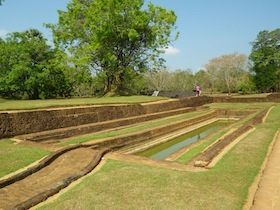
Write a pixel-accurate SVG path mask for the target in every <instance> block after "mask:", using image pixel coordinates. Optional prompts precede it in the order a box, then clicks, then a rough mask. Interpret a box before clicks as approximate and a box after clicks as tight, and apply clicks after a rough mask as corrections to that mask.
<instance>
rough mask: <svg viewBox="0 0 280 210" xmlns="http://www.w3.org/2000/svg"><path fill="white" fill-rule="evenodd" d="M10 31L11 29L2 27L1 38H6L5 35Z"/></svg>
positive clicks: (0, 30)
mask: <svg viewBox="0 0 280 210" xmlns="http://www.w3.org/2000/svg"><path fill="white" fill-rule="evenodd" d="M8 33H10V32H9V31H7V30H5V29H0V37H1V38H5V36H6V35H7V34H8Z"/></svg>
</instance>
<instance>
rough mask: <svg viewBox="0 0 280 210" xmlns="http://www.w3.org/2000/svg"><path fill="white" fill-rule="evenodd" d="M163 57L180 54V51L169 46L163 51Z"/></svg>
mask: <svg viewBox="0 0 280 210" xmlns="http://www.w3.org/2000/svg"><path fill="white" fill-rule="evenodd" d="M164 51H165V53H164V55H167V56H168V55H178V54H180V53H181V51H180V50H179V49H177V48H175V47H172V46H169V47H168V48H167V49H165V50H164Z"/></svg>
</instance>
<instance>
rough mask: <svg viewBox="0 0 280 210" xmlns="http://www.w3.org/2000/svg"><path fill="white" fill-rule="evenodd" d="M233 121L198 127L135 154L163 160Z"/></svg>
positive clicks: (222, 121)
mask: <svg viewBox="0 0 280 210" xmlns="http://www.w3.org/2000/svg"><path fill="white" fill-rule="evenodd" d="M232 122H233V121H226V120H220V121H217V122H214V123H211V124H209V125H206V126H203V127H201V128H198V129H196V130H194V131H191V132H188V133H186V134H184V135H182V136H179V137H177V138H174V139H171V140H170V141H167V142H165V143H162V144H160V145H157V146H154V147H152V148H149V149H147V150H144V151H141V152H138V153H136V154H135V155H138V156H142V157H148V158H152V159H155V160H164V159H165V158H167V157H168V156H169V155H171V154H173V153H174V152H176V151H178V150H179V149H181V148H183V147H186V146H188V145H190V144H192V143H194V142H196V141H197V140H199V139H201V138H205V137H207V136H209V135H210V134H212V133H213V132H215V131H218V130H220V129H222V128H224V127H225V126H227V125H230V124H231V123H232Z"/></svg>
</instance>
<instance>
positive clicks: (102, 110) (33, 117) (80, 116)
mask: <svg viewBox="0 0 280 210" xmlns="http://www.w3.org/2000/svg"><path fill="white" fill-rule="evenodd" d="M212 101H213V99H212V98H211V97H206V96H203V97H191V98H183V99H176V100H168V101H163V102H153V103H144V104H126V105H95V106H84V107H69V108H60V109H59V108H53V109H41V110H32V111H7V112H0V138H6V137H13V136H18V135H23V134H29V133H35V132H41V131H48V130H53V129H58V128H66V127H72V126H79V125H85V124H89V123H96V122H104V121H109V120H116V119H120V118H126V117H132V116H138V115H144V114H151V113H157V112H164V111H168V110H174V109H180V108H183V107H196V106H201V105H203V104H207V103H212Z"/></svg>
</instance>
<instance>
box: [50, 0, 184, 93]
mask: <svg viewBox="0 0 280 210" xmlns="http://www.w3.org/2000/svg"><path fill="white" fill-rule="evenodd" d="M143 8H145V9H143ZM175 23H176V15H175V13H174V12H173V11H167V10H166V9H164V8H162V7H159V6H155V5H153V4H152V3H149V4H148V5H146V6H145V5H144V0H106V1H104V0H72V1H71V2H70V3H69V4H68V6H67V11H59V22H58V23H57V24H47V27H49V28H51V29H52V31H53V36H54V41H55V43H56V45H57V46H59V47H60V48H61V49H65V50H67V51H68V54H70V55H71V57H72V62H73V63H74V64H75V65H76V66H79V65H83V66H87V67H88V68H89V69H91V70H92V71H93V73H94V75H96V76H97V77H98V78H99V80H100V81H101V82H102V83H103V92H104V93H107V92H110V91H115V92H118V93H123V92H125V91H128V90H129V87H130V86H131V85H133V81H134V79H135V78H137V75H138V74H139V73H141V72H144V71H146V70H147V69H148V68H152V67H155V66H160V65H162V64H163V59H161V58H160V54H161V53H163V52H164V49H165V48H167V47H168V45H169V44H170V43H171V42H172V41H173V40H175V39H176V38H177V36H178V34H176V33H173V30H174V29H175V28H176V26H175Z"/></svg>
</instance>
